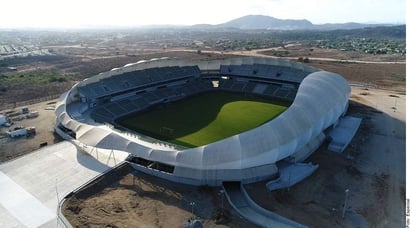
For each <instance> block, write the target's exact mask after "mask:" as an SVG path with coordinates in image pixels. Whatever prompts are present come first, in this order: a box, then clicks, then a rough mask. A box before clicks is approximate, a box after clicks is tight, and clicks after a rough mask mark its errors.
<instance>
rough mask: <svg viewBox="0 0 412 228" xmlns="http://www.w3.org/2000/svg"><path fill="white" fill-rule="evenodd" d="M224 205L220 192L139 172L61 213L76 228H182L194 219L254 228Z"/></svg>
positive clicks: (71, 203) (208, 224)
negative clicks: (189, 220) (192, 204)
mask: <svg viewBox="0 0 412 228" xmlns="http://www.w3.org/2000/svg"><path fill="white" fill-rule="evenodd" d="M192 202H194V203H195V204H194V206H193V214H192V206H191V205H190V204H191V203H192ZM221 202H222V201H221V198H220V195H219V189H218V188H208V187H193V186H189V185H183V184H176V183H172V182H169V181H166V180H162V179H159V178H156V177H153V176H148V175H146V174H143V173H140V172H136V173H134V174H128V175H126V176H124V177H123V178H122V179H121V180H120V181H116V182H114V183H112V184H111V185H110V186H108V187H106V188H105V189H104V190H103V191H101V192H97V193H95V194H94V195H92V196H90V197H87V198H81V197H71V198H69V199H68V200H67V201H66V202H65V203H64V204H63V208H62V212H63V214H64V215H65V217H66V218H67V220H68V221H69V222H70V223H71V225H72V226H73V227H183V225H184V224H185V222H187V221H188V219H190V218H193V217H196V218H198V219H200V220H201V221H202V222H203V226H204V227H255V226H254V225H253V224H250V223H249V222H247V221H245V220H243V219H241V218H239V217H238V216H237V215H236V214H235V213H234V212H233V211H231V208H230V206H228V205H227V204H226V202H224V204H222V203H221ZM222 205H223V210H222ZM222 211H223V213H222Z"/></svg>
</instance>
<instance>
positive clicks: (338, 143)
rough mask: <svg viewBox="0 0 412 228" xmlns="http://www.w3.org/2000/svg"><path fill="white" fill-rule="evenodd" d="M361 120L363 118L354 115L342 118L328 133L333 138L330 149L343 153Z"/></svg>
mask: <svg viewBox="0 0 412 228" xmlns="http://www.w3.org/2000/svg"><path fill="white" fill-rule="evenodd" d="M361 121H362V119H361V118H356V117H352V116H345V117H342V118H340V119H339V123H338V125H337V126H336V127H335V128H334V129H332V130H331V131H330V132H329V133H328V134H327V136H328V137H330V138H332V142H331V143H330V144H329V146H328V150H330V151H333V152H337V153H342V152H343V151H344V150H345V149H346V147H347V146H348V145H349V143H350V142H351V141H352V138H353V137H354V136H355V134H356V132H357V131H358V129H359V126H360V123H361Z"/></svg>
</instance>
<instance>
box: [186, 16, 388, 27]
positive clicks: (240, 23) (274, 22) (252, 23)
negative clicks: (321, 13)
mask: <svg viewBox="0 0 412 228" xmlns="http://www.w3.org/2000/svg"><path fill="white" fill-rule="evenodd" d="M378 26H393V25H389V24H361V23H353V22H349V23H341V24H337V23H335V24H331V23H329V24H312V23H311V22H310V21H308V20H304V19H303V20H291V19H277V18H274V17H270V16H263V15H247V16H243V17H239V18H237V19H234V20H231V21H228V22H226V23H222V24H217V25H210V24H199V25H193V26H191V27H192V28H195V29H241V30H338V29H343V30H345V29H361V28H368V27H378Z"/></svg>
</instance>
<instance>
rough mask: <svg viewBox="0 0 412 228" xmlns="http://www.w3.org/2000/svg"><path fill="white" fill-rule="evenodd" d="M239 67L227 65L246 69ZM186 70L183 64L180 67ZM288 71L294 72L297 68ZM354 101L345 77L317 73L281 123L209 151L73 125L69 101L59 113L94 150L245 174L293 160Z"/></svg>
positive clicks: (307, 80) (277, 121) (275, 121)
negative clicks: (162, 147) (156, 145)
mask: <svg viewBox="0 0 412 228" xmlns="http://www.w3.org/2000/svg"><path fill="white" fill-rule="evenodd" d="M239 61H240V60H238V59H236V60H227V61H223V62H224V63H225V64H227V63H228V62H235V63H239V64H242V63H243V62H242V61H240V62H239ZM245 61H246V62H247V63H250V62H252V63H253V62H254V59H251V58H246V60H245ZM273 61H275V60H272V62H273ZM276 61H277V60H276ZM255 62H259V63H261V62H264V63H265V64H269V63H271V60H270V59H269V60H268V59H264V60H261V59H260V60H259V59H258V60H256V59H255ZM156 64H157V63H156ZM168 64H170V63H168ZM184 64H185V63H182V62H179V65H184ZM192 65H193V64H192ZM208 65H209V64H208ZM289 65H290V66H291V67H293V65H296V63H289ZM132 66H134V67H135V65H132ZM299 67H301V68H303V67H302V66H300V65H299ZM313 71H314V70H313ZM93 81H94V79H93ZM69 96H70V94H68V95H67V96H66V99H67V98H68V97H69ZM349 96H350V87H349V85H348V83H347V81H346V80H345V79H343V78H342V77H341V76H340V75H338V74H335V73H330V72H326V71H317V72H313V73H310V74H309V75H308V76H306V78H305V79H304V80H303V81H302V82H301V84H300V87H299V89H298V91H297V95H296V98H295V100H294V102H293V103H292V105H291V106H290V107H289V108H288V109H287V110H286V111H285V112H283V113H282V114H281V115H280V116H278V117H277V118H275V119H273V120H271V121H269V122H268V123H266V124H264V125H262V126H260V127H258V128H255V129H252V130H249V131H247V132H243V133H241V134H239V135H235V136H232V137H229V138H226V139H223V140H221V141H218V142H215V143H212V144H209V145H205V146H201V147H197V148H191V149H185V150H175V151H170V150H169V151H166V150H158V149H155V148H152V147H150V146H148V145H142V144H141V143H139V142H137V141H133V140H130V139H129V138H127V137H124V136H123V135H121V134H119V133H117V132H115V131H112V130H110V129H109V128H107V127H96V126H90V125H87V124H85V123H81V122H78V121H76V120H73V119H71V118H70V117H69V115H68V114H67V112H66V108H65V105H66V104H65V103H66V102H65V101H63V102H62V103H61V104H60V106H59V107H58V108H57V109H56V115H57V117H58V120H59V121H60V122H61V123H62V124H63V125H64V126H65V127H66V128H69V129H71V130H73V131H75V132H76V135H77V140H79V141H81V142H82V143H84V144H87V145H89V146H93V147H98V148H104V149H114V150H121V151H127V152H129V153H132V154H134V155H136V156H139V157H142V158H145V159H148V160H152V161H158V162H163V163H166V164H169V165H173V166H175V167H183V168H189V169H191V170H242V169H247V168H253V167H259V166H264V165H267V164H274V163H275V162H276V161H279V160H281V159H283V158H286V157H288V156H292V155H293V154H294V153H296V152H297V151H299V150H300V149H302V148H303V147H304V146H306V145H307V144H308V143H309V142H310V140H312V139H313V138H314V137H317V136H318V135H319V134H321V133H322V131H323V130H324V129H326V128H327V127H329V126H331V125H332V124H334V123H335V122H336V121H337V120H338V118H339V117H340V116H341V115H342V113H344V112H345V109H346V107H347V103H348V99H349ZM185 176H192V177H193V178H199V174H196V173H193V174H190V173H186V174H185ZM220 178H221V177H220Z"/></svg>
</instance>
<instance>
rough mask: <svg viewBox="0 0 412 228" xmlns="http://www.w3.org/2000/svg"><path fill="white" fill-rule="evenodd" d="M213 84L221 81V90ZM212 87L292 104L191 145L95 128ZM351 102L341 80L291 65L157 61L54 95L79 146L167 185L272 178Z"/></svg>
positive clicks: (65, 133) (63, 125)
mask: <svg viewBox="0 0 412 228" xmlns="http://www.w3.org/2000/svg"><path fill="white" fill-rule="evenodd" d="M213 81H219V88H215V87H214V86H212V82H213ZM212 89H222V90H228V91H237V92H245V93H246V92H249V93H252V94H261V95H265V96H269V97H274V98H281V99H284V100H287V101H290V102H291V105H290V107H289V108H288V109H287V110H286V111H285V112H283V113H282V114H281V115H280V116H278V117H277V118H275V119H273V120H271V121H269V122H267V123H265V124H264V125H262V126H260V127H257V128H255V129H252V130H250V131H246V132H243V133H241V134H238V135H235V136H232V137H229V138H226V139H223V140H220V141H217V142H214V143H211V144H208V145H204V146H200V147H196V148H179V147H174V146H173V145H168V144H166V143H165V144H162V143H160V144H159V143H158V142H150V141H147V140H144V137H130V133H128V132H119V131H117V130H114V129H112V128H111V127H110V124H99V122H101V123H110V122H111V121H113V120H114V119H115V118H117V117H118V116H122V115H125V114H128V113H132V112H136V111H139V110H142V109H144V108H145V107H148V106H151V105H155V104H157V103H159V102H168V101H170V100H174V99H184V98H185V97H187V96H190V95H192V94H196V93H198V92H201V91H205V90H212ZM349 97H350V87H349V85H348V83H347V81H346V80H345V79H344V78H342V77H341V76H340V75H338V74H335V73H331V72H326V71H322V70H320V69H315V68H312V67H309V66H306V65H304V64H301V63H297V62H291V61H285V60H280V59H273V58H254V57H245V58H233V59H227V60H214V61H198V62H193V61H183V60H178V59H167V58H161V59H153V60H149V61H140V62H138V63H135V64H128V65H126V66H124V67H121V68H116V69H113V70H111V71H109V72H105V73H101V74H99V75H96V76H94V77H91V78H88V79H86V80H84V81H83V82H80V83H78V84H77V85H75V86H74V87H73V88H72V89H71V90H70V91H68V92H66V93H65V94H63V95H62V96H61V98H60V103H59V104H58V106H57V108H56V111H55V112H56V117H57V121H56V128H55V129H56V132H57V133H58V134H60V135H61V136H62V137H64V138H66V139H68V140H73V141H75V142H77V143H79V144H81V145H87V146H91V147H94V148H97V149H105V150H113V151H125V152H128V153H130V161H132V163H133V164H134V167H135V168H137V169H139V170H141V171H143V172H146V173H149V174H152V175H156V176H159V177H162V178H166V179H169V180H171V181H176V182H182V183H187V184H193V185H210V186H216V185H220V184H221V183H222V182H223V181H240V182H242V183H253V182H257V181H261V180H265V179H268V178H272V177H274V176H275V175H276V174H277V173H278V167H277V163H278V162H279V161H282V160H285V159H287V160H289V161H291V160H293V161H303V160H304V159H306V158H307V157H308V156H309V155H310V154H311V153H312V152H313V151H315V150H316V149H317V148H318V147H319V145H320V144H321V143H322V142H323V140H324V138H325V135H324V131H325V130H326V129H330V128H333V127H334V126H335V125H336V123H337V122H338V120H339V118H340V117H341V116H343V115H344V114H345V112H346V110H347V107H348V100H349ZM122 107H123V108H122ZM126 107H127V108H126Z"/></svg>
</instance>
